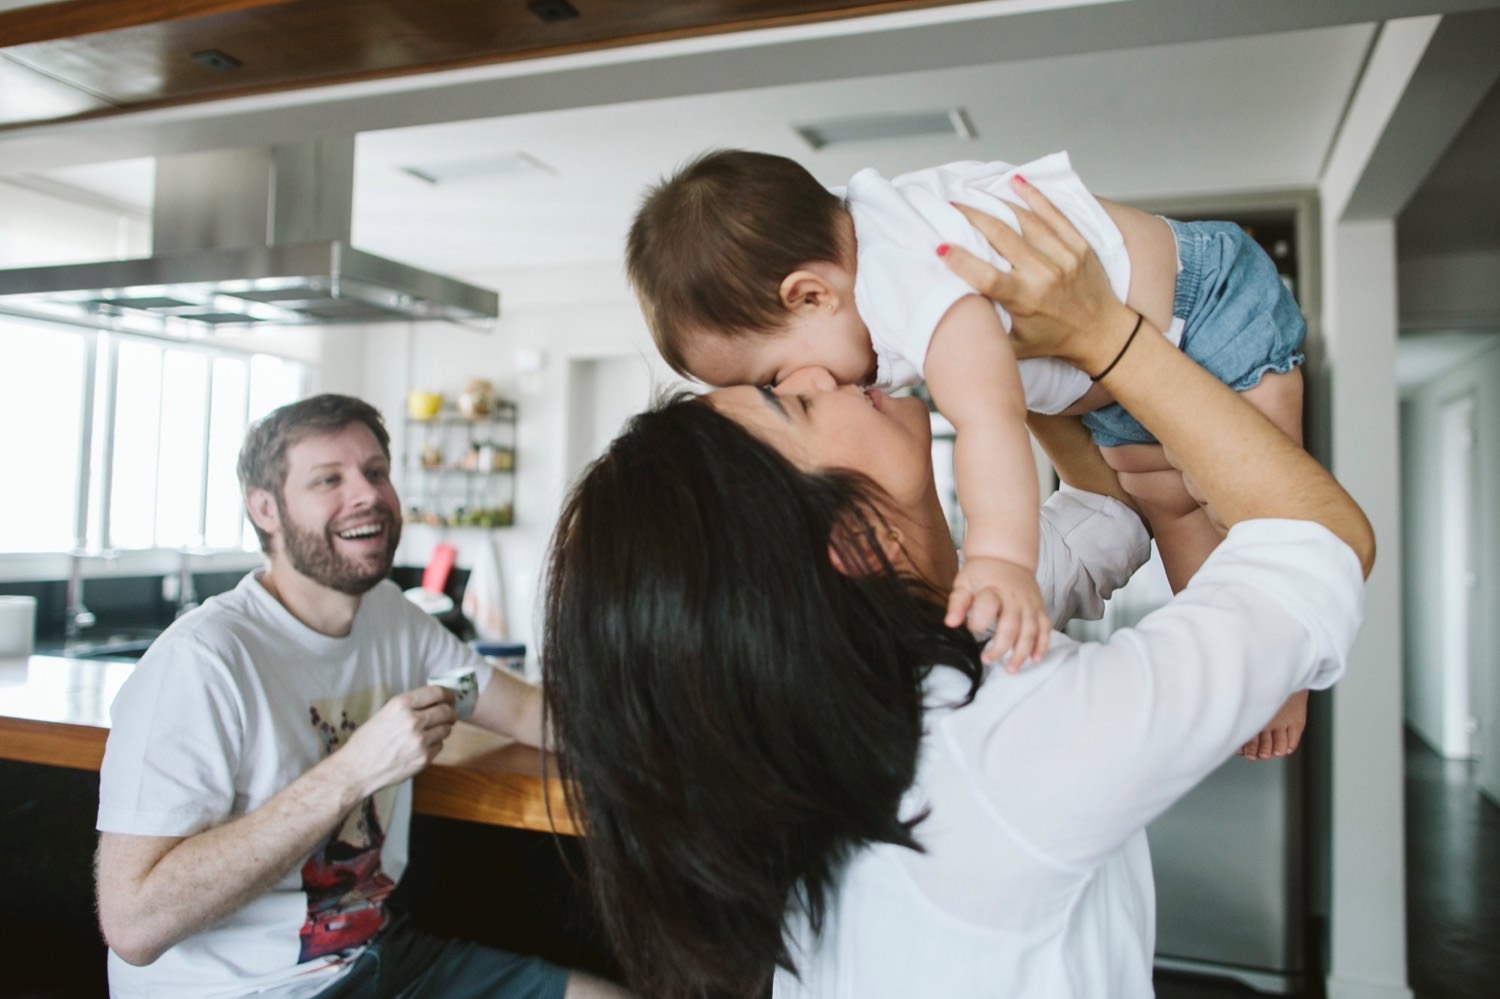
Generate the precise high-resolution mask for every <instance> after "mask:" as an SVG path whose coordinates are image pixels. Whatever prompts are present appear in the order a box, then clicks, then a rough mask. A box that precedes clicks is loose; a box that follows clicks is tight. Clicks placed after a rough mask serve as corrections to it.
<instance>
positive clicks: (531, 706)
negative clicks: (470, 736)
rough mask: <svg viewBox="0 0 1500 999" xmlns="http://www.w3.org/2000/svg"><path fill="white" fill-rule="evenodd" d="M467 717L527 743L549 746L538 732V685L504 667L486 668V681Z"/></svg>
mask: <svg viewBox="0 0 1500 999" xmlns="http://www.w3.org/2000/svg"><path fill="white" fill-rule="evenodd" d="M469 720H470V721H471V722H473V723H474V724H475V725H479V726H481V727H483V728H487V729H489V730H490V731H491V732H496V733H499V734H500V735H503V736H506V737H508V738H511V739H515V740H516V741H517V742H523V743H525V744H526V745H528V746H550V745H551V740H550V739H547V738H545V737H544V735H543V733H542V691H541V688H539V687H537V686H536V685H535V684H532V683H529V682H527V681H526V680H524V679H522V678H521V677H519V676H516V675H515V674H513V673H511V672H509V671H508V670H504V669H492V670H491V671H490V682H489V683H487V684H485V687H484V689H483V690H481V691H480V692H479V701H478V703H476V704H475V705H474V714H473V716H472V717H471V718H470V719H469Z"/></svg>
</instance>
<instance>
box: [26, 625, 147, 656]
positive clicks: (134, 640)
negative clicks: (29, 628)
mask: <svg viewBox="0 0 1500 999" xmlns="http://www.w3.org/2000/svg"><path fill="white" fill-rule="evenodd" d="M159 634H161V632H160V631H158V630H155V629H149V630H148V629H142V628H132V629H128V630H121V631H114V632H109V633H103V634H98V635H86V636H81V637H79V638H74V639H70V640H68V641H64V642H57V643H55V644H52V645H48V646H38V647H37V649H36V651H37V652H38V653H40V654H42V655H52V656H64V657H66V658H68V659H109V660H115V661H118V662H135V661H136V660H137V659H139V658H140V657H141V656H142V655H144V654H145V652H146V650H147V649H148V648H150V647H151V643H152V642H154V641H155V640H156V636H157V635H159Z"/></svg>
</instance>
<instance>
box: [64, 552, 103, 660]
mask: <svg viewBox="0 0 1500 999" xmlns="http://www.w3.org/2000/svg"><path fill="white" fill-rule="evenodd" d="M84 557H85V556H84V554H83V552H81V551H77V550H74V551H73V552H72V554H70V555H69V556H68V558H69V568H68V606H67V610H65V611H64V612H63V613H64V615H65V617H64V620H63V636H64V638H65V639H67V640H68V641H72V640H73V639H75V638H77V637H78V636H79V635H80V634H82V633H83V632H84V631H86V630H87V629H89V628H92V627H93V626H94V621H95V618H94V612H93V611H91V610H89V609H88V608H87V607H86V606H84V603H83V560H84Z"/></svg>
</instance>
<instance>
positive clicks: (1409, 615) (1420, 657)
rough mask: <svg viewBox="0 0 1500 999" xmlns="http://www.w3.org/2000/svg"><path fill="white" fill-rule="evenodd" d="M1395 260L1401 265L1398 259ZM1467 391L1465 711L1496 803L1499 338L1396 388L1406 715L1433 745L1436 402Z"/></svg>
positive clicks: (1438, 731)
mask: <svg viewBox="0 0 1500 999" xmlns="http://www.w3.org/2000/svg"><path fill="white" fill-rule="evenodd" d="M1403 266H1404V264H1403ZM1468 393H1472V394H1473V396H1474V398H1475V401H1476V404H1477V412H1476V414H1475V419H1474V428H1475V438H1476V440H1475V445H1476V449H1477V459H1478V460H1477V465H1478V469H1477V471H1478V482H1477V487H1478V488H1477V493H1478V502H1477V505H1476V511H1477V513H1478V516H1476V517H1475V526H1476V529H1477V536H1476V538H1475V557H1474V560H1473V564H1474V567H1475V571H1476V573H1477V575H1478V586H1479V590H1478V593H1477V594H1476V595H1475V598H1476V599H1475V600H1474V602H1473V604H1472V606H1473V607H1474V609H1475V614H1474V615H1473V618H1472V620H1471V622H1470V624H1471V633H1470V649H1471V652H1472V655H1473V661H1474V663H1475V664H1476V666H1477V668H1476V670H1475V673H1474V680H1475V682H1474V684H1473V685H1472V687H1471V689H1470V704H1471V710H1472V711H1473V712H1474V714H1475V715H1476V716H1477V717H1478V718H1479V721H1480V750H1479V754H1480V758H1479V772H1480V782H1481V784H1482V786H1483V787H1484V789H1485V791H1486V792H1487V793H1488V794H1489V795H1490V796H1491V797H1492V798H1495V799H1496V800H1497V801H1500V620H1497V618H1500V604H1497V599H1500V598H1497V594H1500V588H1497V585H1496V575H1497V573H1500V523H1497V515H1496V511H1497V510H1500V344H1497V345H1496V346H1495V347H1493V348H1491V349H1490V350H1488V351H1486V352H1484V353H1483V354H1481V355H1480V356H1478V357H1470V358H1467V359H1466V360H1464V361H1463V362H1462V363H1461V364H1459V365H1456V366H1455V367H1454V368H1453V369H1451V370H1449V371H1447V372H1445V373H1443V374H1441V375H1439V376H1438V377H1436V378H1434V379H1432V380H1431V381H1429V382H1427V383H1426V384H1424V385H1422V386H1421V387H1420V388H1418V389H1415V390H1413V391H1410V392H1408V393H1407V394H1406V396H1405V398H1404V399H1403V402H1402V408H1401V454H1402V497H1403V501H1404V503H1405V509H1404V510H1403V512H1402V521H1403V525H1404V531H1405V533H1404V539H1405V553H1406V572H1405V590H1406V593H1405V607H1406V628H1407V634H1406V640H1405V649H1406V678H1405V689H1406V691H1407V722H1408V724H1410V725H1411V726H1412V727H1413V728H1414V729H1415V730H1417V732H1418V733H1419V734H1420V735H1421V736H1422V737H1423V738H1424V739H1425V740H1426V741H1428V742H1429V743H1431V744H1432V745H1434V746H1440V745H1441V744H1442V741H1443V739H1442V717H1441V714H1442V702H1443V678H1442V676H1441V675H1440V671H1439V670H1438V668H1437V667H1438V665H1439V658H1438V655H1439V650H1440V649H1441V647H1442V635H1441V627H1442V610H1443V608H1442V606H1441V605H1440V599H1439V598H1440V595H1441V592H1442V585H1441V568H1442V566H1441V562H1440V559H1439V528H1440V524H1439V522H1438V521H1439V511H1440V509H1441V496H1440V490H1441V488H1442V481H1441V479H1440V477H1439V474H1438V457H1439V454H1440V451H1441V448H1440V446H1439V433H1440V414H1441V410H1442V407H1443V405H1444V403H1446V402H1447V401H1449V400H1451V399H1455V398H1458V397H1461V396H1463V395H1465V394H1468Z"/></svg>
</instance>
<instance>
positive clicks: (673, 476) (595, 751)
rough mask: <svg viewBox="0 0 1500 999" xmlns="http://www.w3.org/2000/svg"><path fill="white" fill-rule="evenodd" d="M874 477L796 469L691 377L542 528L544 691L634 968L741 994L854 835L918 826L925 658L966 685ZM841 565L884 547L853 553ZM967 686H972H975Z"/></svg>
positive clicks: (660, 980)
mask: <svg viewBox="0 0 1500 999" xmlns="http://www.w3.org/2000/svg"><path fill="white" fill-rule="evenodd" d="M882 499H883V497H882V496H881V494H880V493H879V490H878V489H877V487H875V486H874V484H873V483H871V482H870V481H869V480H867V479H865V478H863V477H860V476H857V475H853V474H850V473H843V472H823V473H806V472H802V471H799V470H798V469H797V468H796V467H795V466H793V465H792V464H791V463H790V462H789V461H787V460H786V459H785V458H783V457H782V456H781V455H780V454H779V453H778V452H777V451H776V450H775V449H773V448H771V447H769V446H767V445H766V444H764V443H762V442H761V441H760V440H758V439H757V438H755V437H754V436H753V435H751V434H750V433H749V432H747V431H746V430H745V429H743V428H742V427H740V426H739V425H738V424H736V423H735V422H734V421H732V420H730V419H728V418H727V417H725V416H723V415H721V414H719V413H718V412H716V411H715V410H713V409H712V408H711V407H710V406H709V405H707V404H706V403H704V402H703V401H702V400H697V399H694V398H692V397H690V396H685V395H678V396H676V397H673V398H672V399H669V400H667V401H666V402H665V403H664V404H661V405H659V406H658V407H657V408H656V409H654V410H653V411H651V412H647V413H643V414H641V415H640V416H637V417H636V418H635V419H634V420H633V421H632V422H631V423H630V424H629V426H628V427H627V429H626V430H625V432H624V433H622V435H621V436H620V437H619V438H618V439H616V440H615V441H614V443H613V444H612V445H611V446H610V448H609V450H608V451H607V452H606V453H605V454H604V455H603V457H601V458H599V459H598V460H597V461H596V462H594V464H593V465H592V466H590V468H589V469H588V470H587V472H586V473H585V474H584V476H583V477H582V479H581V480H580V481H579V483H578V484H577V486H576V487H575V488H574V490H573V492H572V494H571V496H570V498H569V500H568V502H567V504H566V506H565V508H564V510H563V514H562V518H561V520H560V522H559V524H558V527H557V532H556V534H555V536H554V538H553V542H552V551H551V557H550V563H549V577H548V584H547V595H546V626H545V637H546V655H545V674H546V684H545V691H546V704H547V711H548V713H549V715H550V717H551V720H552V724H553V727H554V731H555V733H556V735H557V739H558V744H559V746H560V760H561V770H562V775H563V777H564V779H565V780H566V781H567V782H568V795H569V806H570V808H571V810H572V811H573V813H574V815H575V816H576V817H577V818H578V819H579V820H580V822H581V825H582V827H583V829H584V831H585V839H584V847H585V851H586V854H587V857H588V861H589V872H590V875H591V881H592V885H593V891H594V894H595V898H596V901H597V902H598V905H599V910H600V912H601V914H602V917H603V920H604V923H605V928H606V930H607V931H608V934H609V937H610V940H611V943H612V944H613V946H614V949H615V952H616V955H617V957H618V958H619V960H620V962H621V964H622V967H623V969H624V971H625V973H626V976H627V979H628V981H629V983H630V984H631V986H632V987H633V988H635V989H636V990H638V991H639V993H640V994H641V995H649V996H653V997H666V999H671V997H679V996H680V997H689V996H691V997H707V996H715V997H717V996H735V997H754V996H758V995H760V994H761V993H762V991H763V990H764V989H765V987H766V985H767V983H768V981H769V978H770V975H771V973H772V971H773V968H774V965H775V964H776V963H778V962H779V963H780V964H782V965H783V966H786V967H790V968H793V969H794V970H795V967H794V965H793V963H792V961H791V958H790V955H789V953H788V948H787V947H786V945H785V943H784V939H783V927H784V924H785V921H786V918H787V917H788V915H789V914H791V913H792V912H793V911H794V910H795V909H796V908H802V909H804V910H805V912H806V914H807V916H808V918H809V919H810V922H811V925H812V927H813V929H814V930H815V931H817V930H819V929H821V927H822V923H823V917H824V914H825V912H826V911H827V907H828V904H829V901H830V893H831V892H832V891H833V890H834V887H835V883H836V880H837V878H838V876H839V874H840V872H841V870H842V867H843V864H844V862H845V861H846V860H847V859H848V857H849V856H850V854H851V853H852V852H853V851H854V850H856V849H857V848H858V847H860V846H861V845H862V844H865V843H871V842H886V843H898V844H902V845H905V846H908V847H911V848H913V849H920V847H919V846H918V845H917V843H916V841H915V839H914V838H913V836H912V829H913V827H914V826H915V825H916V822H917V821H919V820H920V819H917V820H910V821H905V822H903V821H902V819H901V817H900V815H899V811H898V810H899V806H900V802H901V799H902V796H903V795H904V794H905V792H906V790H907V788H908V787H910V785H911V783H912V780H913V779H914V777H915V773H916V763H917V749H918V743H919V741H920V739H921V736H922V713H923V712H922V706H923V694H922V683H923V680H924V678H925V677H926V675H927V673H928V672H929V671H930V670H931V668H932V667H933V666H934V665H935V664H947V665H951V666H954V667H956V668H958V669H960V670H963V671H964V672H965V673H966V674H967V675H968V676H969V678H970V679H971V680H972V681H973V684H974V685H975V687H977V685H978V683H979V678H980V667H979V659H978V650H977V647H976V646H975V644H974V643H973V641H972V640H971V639H970V638H969V637H968V635H967V634H966V633H964V632H961V631H954V630H950V629H947V628H944V627H943V625H942V617H943V601H944V599H945V597H946V594H945V593H944V592H941V591H939V590H937V589H935V588H934V587H933V586H931V585H929V584H927V583H925V582H923V581H921V580H919V579H916V578H912V577H909V576H902V575H898V573H897V572H896V571H895V569H894V568H893V567H892V566H891V565H890V564H889V562H886V561H885V560H884V559H883V556H881V555H880V554H879V553H880V551H881V548H880V545H878V544H876V543H875V539H876V538H878V536H879V534H880V533H881V532H882V531H884V530H885V525H884V523H883V521H882V520H881V519H880V515H879V514H878V513H877V512H876V511H878V510H879V509H880V506H881V503H882ZM830 543H834V544H836V545H838V546H839V547H840V548H841V555H842V558H843V561H844V563H845V564H846V565H864V564H868V563H869V562H870V560H871V558H872V556H873V557H875V558H878V559H879V560H880V564H879V565H878V566H877V567H875V568H874V569H873V571H871V572H869V573H866V574H862V575H859V576H854V577H851V576H846V575H843V574H841V573H839V572H838V571H837V570H836V569H835V568H834V567H833V565H832V564H831V561H830V558H829V545H830ZM971 696H972V693H971Z"/></svg>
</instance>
